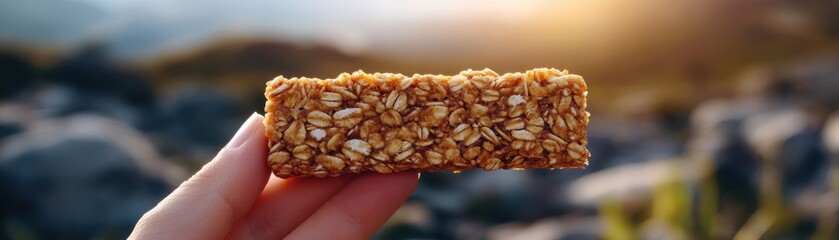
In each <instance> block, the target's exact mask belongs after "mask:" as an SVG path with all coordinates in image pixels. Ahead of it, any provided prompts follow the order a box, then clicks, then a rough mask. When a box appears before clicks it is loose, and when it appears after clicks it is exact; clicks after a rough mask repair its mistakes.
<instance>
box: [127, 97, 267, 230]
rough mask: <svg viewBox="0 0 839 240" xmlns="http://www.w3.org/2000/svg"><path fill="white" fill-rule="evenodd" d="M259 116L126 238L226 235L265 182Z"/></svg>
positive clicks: (263, 144)
mask: <svg viewBox="0 0 839 240" xmlns="http://www.w3.org/2000/svg"><path fill="white" fill-rule="evenodd" d="M263 120H264V118H263V117H262V116H260V115H258V114H256V113H254V114H252V115H251V116H250V117H249V118H248V120H247V121H245V123H244V124H243V125H242V127H241V128H240V129H239V130H238V131H237V132H236V134H235V136H234V137H233V139H231V140H230V142H229V143H228V144H227V146H225V147H224V148H223V149H222V150H221V152H219V154H218V155H217V156H216V157H215V159H213V160H212V161H210V162H209V163H207V164H206V165H204V167H203V168H201V170H199V171H198V173H196V174H195V175H193V176H192V177H191V178H190V179H188V180H187V181H185V182H184V183H182V184H181V186H179V187H178V188H177V189H175V191H174V192H172V194H171V195H169V196H168V197H166V198H165V199H163V201H161V202H160V203H159V204H158V205H157V206H156V207H155V208H154V209H152V210H151V211H149V212H148V213H146V214H145V215H143V217H142V218H141V219H140V221H139V223H137V226H136V227H135V229H134V232H133V233H132V234H131V237H130V238H131V239H167V238H173V237H174V236H178V237H177V238H179V239H213V238H221V237H223V236H225V235H226V234H227V232H228V231H229V229H230V226H231V225H233V223H234V222H236V220H238V219H239V218H241V217H242V215H244V214H245V213H246V212H247V211H248V209H250V207H251V205H253V203H254V201H255V200H256V197H257V196H259V193H260V192H261V191H262V189H263V188H264V187H265V184H266V182H267V181H268V176H269V174H270V173H269V169H268V166H267V164H266V159H267V154H268V153H267V152H268V149H267V147H266V146H267V142H266V139H265V128H264V126H263V125H262V121H263Z"/></svg>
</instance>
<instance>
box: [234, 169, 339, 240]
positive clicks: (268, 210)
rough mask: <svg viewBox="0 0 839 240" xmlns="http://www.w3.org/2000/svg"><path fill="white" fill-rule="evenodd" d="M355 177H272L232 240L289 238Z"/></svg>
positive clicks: (238, 226) (236, 228)
mask: <svg viewBox="0 0 839 240" xmlns="http://www.w3.org/2000/svg"><path fill="white" fill-rule="evenodd" d="M353 178H354V175H344V176H341V177H336V178H292V179H280V178H277V177H271V179H270V180H269V181H268V185H267V186H266V187H265V190H263V191H262V194H260V195H259V198H257V200H256V203H255V204H254V206H253V207H252V208H251V210H250V211H249V212H248V213H247V214H245V216H244V217H243V218H242V219H241V220H240V221H239V223H237V224H236V226H235V227H233V229H232V230H231V232H230V234H229V235H228V239H279V238H282V237H284V236H286V235H288V234H289V233H290V232H291V231H292V230H294V228H296V227H297V226H298V225H300V223H302V222H303V221H305V220H306V219H307V218H309V216H311V215H312V214H313V213H315V211H317V210H318V208H320V207H321V205H323V204H324V203H325V202H326V201H327V200H329V198H331V197H332V196H334V195H335V194H336V193H338V191H339V190H341V188H343V187H344V186H345V185H347V183H349V182H350V181H351V180H352V179H353Z"/></svg>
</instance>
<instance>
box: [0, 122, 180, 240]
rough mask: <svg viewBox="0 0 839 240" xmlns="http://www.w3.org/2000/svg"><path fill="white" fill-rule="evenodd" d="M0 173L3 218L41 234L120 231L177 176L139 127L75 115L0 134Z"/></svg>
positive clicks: (164, 192) (56, 235)
mask: <svg viewBox="0 0 839 240" xmlns="http://www.w3.org/2000/svg"><path fill="white" fill-rule="evenodd" d="M0 171H2V173H3V178H2V179H0V180H2V181H3V184H2V185H3V186H5V188H8V189H3V190H5V191H6V192H4V194H5V195H4V198H5V200H4V201H3V206H2V209H3V210H2V212H4V218H6V219H7V220H11V221H14V222H17V223H19V224H22V225H24V226H26V227H27V228H29V229H32V230H34V232H36V233H38V234H40V237H42V238H47V239H54V238H84V239H87V238H92V237H93V236H95V235H97V234H103V233H109V234H116V235H117V236H125V235H127V234H128V233H129V232H130V231H131V229H132V228H133V225H134V224H135V223H136V221H137V220H138V219H139V217H140V216H141V215H142V214H143V213H144V212H146V211H148V210H149V209H151V208H152V207H153V206H154V205H155V204H156V203H157V202H158V201H159V200H160V199H162V198H163V197H164V196H165V195H167V194H168V192H169V191H170V190H171V189H172V188H173V186H174V185H175V184H176V183H177V182H180V181H181V180H182V179H183V178H185V175H184V174H183V173H179V172H176V171H177V169H176V168H172V167H171V166H169V165H167V164H166V163H164V162H162V161H160V159H158V158H157V156H156V153H155V151H154V149H153V148H152V146H151V144H150V143H148V142H147V141H146V140H145V139H144V138H143V137H142V135H140V134H139V133H137V132H135V131H133V130H131V129H130V128H127V127H125V126H123V125H122V124H120V123H117V122H114V121H112V120H109V119H106V118H102V117H97V116H83V115H82V116H72V117H68V118H60V119H51V120H44V121H41V122H36V123H33V124H32V126H31V127H29V128H28V129H27V131H25V132H24V133H22V134H18V135H15V136H13V137H11V138H9V139H8V140H6V141H5V142H4V144H3V145H2V147H1V148H0Z"/></svg>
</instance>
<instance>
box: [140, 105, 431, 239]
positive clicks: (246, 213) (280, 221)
mask: <svg viewBox="0 0 839 240" xmlns="http://www.w3.org/2000/svg"><path fill="white" fill-rule="evenodd" d="M262 120H263V117H262V116H259V115H257V114H253V115H251V117H250V118H248V120H247V121H246V122H245V124H244V125H243V126H242V127H241V128H240V129H239V131H238V132H237V133H236V135H235V136H234V137H233V139H232V140H231V141H230V143H228V144H227V146H225V147H224V148H223V149H222V150H221V152H219V154H218V155H217V156H216V157H215V159H213V160H212V161H210V162H209V163H207V165H204V167H203V168H202V169H201V170H199V171H198V173H196V174H195V175H193V176H192V177H191V178H190V179H189V180H187V181H185V182H184V183H182V184H181V186H179V187H178V188H177V189H175V191H174V192H172V194H170V195H169V196H168V197H166V198H165V199H163V201H161V202H160V203H159V204H158V205H157V206H156V207H154V209H152V210H150V211H149V212H147V213H146V214H145V215H143V217H142V218H141V219H140V221H139V222H138V223H137V226H136V227H135V228H134V231H133V232H132V233H131V236H130V237H129V238H130V239H221V238H230V239H279V238H288V239H367V238H369V237H370V236H372V235H373V234H374V233H375V232H376V230H377V229H378V228H379V227H381V226H382V224H384V222H385V221H387V219H388V218H389V217H390V216H391V215H392V214H393V213H394V212H395V211H396V209H398V208H399V206H400V205H401V204H402V203H403V202H404V201H405V200H406V199H407V198H408V196H410V194H411V192H413V191H414V188H416V184H417V178H418V175H417V174H416V173H398V174H389V175H378V174H361V175H345V176H341V177H337V178H294V179H287V180H283V179H280V178H277V177H274V176H273V175H272V174H270V169H269V168H268V166H266V159H267V154H268V149H267V147H266V146H267V142H266V141H267V140H266V139H265V134H264V131H265V129H264V127H263V125H262ZM269 178H270V179H269Z"/></svg>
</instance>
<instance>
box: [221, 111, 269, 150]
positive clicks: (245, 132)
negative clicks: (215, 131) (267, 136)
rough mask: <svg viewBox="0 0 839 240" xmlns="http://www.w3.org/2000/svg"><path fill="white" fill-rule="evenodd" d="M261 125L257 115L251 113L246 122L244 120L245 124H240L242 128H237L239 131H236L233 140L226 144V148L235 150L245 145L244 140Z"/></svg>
mask: <svg viewBox="0 0 839 240" xmlns="http://www.w3.org/2000/svg"><path fill="white" fill-rule="evenodd" d="M260 124H262V123H261V122H260V121H259V114H256V113H253V114H251V116H250V117H248V120H245V123H244V124H242V127H239V130H238V131H236V134H235V135H233V139H230V142H229V143H227V148H237V147H239V146H242V144H243V143H245V140H247V139H248V137H250V136H251V134H253V130H254V129H255V127H256V126H259V125H260Z"/></svg>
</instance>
